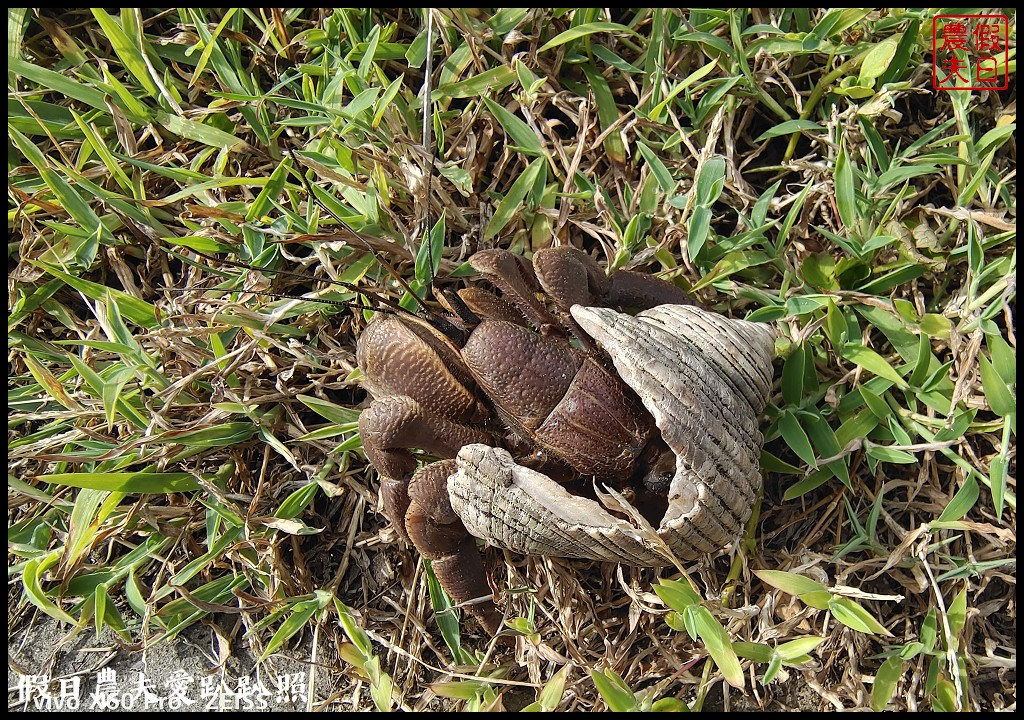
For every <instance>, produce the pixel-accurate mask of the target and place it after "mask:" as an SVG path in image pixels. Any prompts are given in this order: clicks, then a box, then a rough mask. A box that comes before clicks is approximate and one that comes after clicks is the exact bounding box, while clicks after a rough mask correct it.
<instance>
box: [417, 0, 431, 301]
mask: <svg viewBox="0 0 1024 720" xmlns="http://www.w3.org/2000/svg"><path fill="white" fill-rule="evenodd" d="M423 12H424V13H426V15H427V62H426V67H425V68H424V71H423V91H422V92H423V105H422V112H423V155H424V158H425V162H426V165H427V167H426V169H425V171H424V173H423V174H424V175H425V176H426V180H427V187H426V188H425V194H426V197H425V198H424V200H425V201H424V203H423V221H422V224H421V226H420V230H421V232H420V235H421V236H422V238H423V240H422V241H421V242H425V243H427V259H428V260H430V267H431V268H433V267H434V257H433V247H432V246H431V243H430V195H431V191H432V190H433V187H432V185H433V180H434V145H433V142H432V141H431V137H430V121H431V117H432V115H433V112H432V110H433V108H434V103H433V102H431V99H430V96H431V92H432V87H431V84H432V81H433V77H432V75H433V60H434V53H433V48H434V43H433V39H434V38H433V35H434V15H433V13H432V12H431V10H430V8H429V7H427V8H424V9H423ZM431 284H433V278H431Z"/></svg>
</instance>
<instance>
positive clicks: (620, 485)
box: [357, 248, 774, 633]
mask: <svg viewBox="0 0 1024 720" xmlns="http://www.w3.org/2000/svg"><path fill="white" fill-rule="evenodd" d="M471 264H472V265H473V267H474V268H476V269H477V270H478V271H480V273H481V274H482V275H483V276H484V278H486V279H487V280H488V281H490V282H491V283H492V284H493V285H495V286H496V287H497V288H499V289H500V290H501V291H502V294H501V296H500V297H498V296H497V295H494V294H492V293H487V292H485V291H483V290H481V289H479V288H468V289H466V290H463V291H460V292H459V293H458V296H457V297H450V298H449V301H448V304H449V305H450V306H451V309H452V310H453V318H450V319H449V321H445V322H443V323H439V322H437V321H432V322H431V321H423V320H420V319H418V318H414V317H404V316H397V315H387V316H380V317H378V318H376V319H374V321H373V322H371V323H370V324H369V325H368V326H367V328H366V329H365V330H364V332H363V333H362V335H361V336H360V338H359V343H358V347H357V360H358V363H359V367H360V368H361V369H362V371H363V375H364V378H365V384H366V386H367V388H368V389H369V390H370V392H371V394H372V395H373V398H374V400H373V402H372V404H371V405H370V406H369V407H368V408H367V409H366V410H364V411H363V413H362V414H361V416H360V420H359V429H360V433H361V435H362V438H363V444H364V447H365V449H366V453H367V457H368V458H369V460H370V462H371V463H372V464H373V466H374V467H375V468H376V469H377V471H378V472H379V473H380V475H381V478H382V487H381V493H382V496H383V506H384V511H385V513H386V514H387V515H388V517H389V519H390V520H391V521H392V523H393V524H394V526H395V527H396V528H397V530H398V532H399V533H400V535H402V537H403V538H405V539H408V540H411V542H412V544H413V545H415V546H416V548H417V549H418V550H419V551H420V553H421V554H423V555H424V556H425V557H427V558H429V559H430V560H431V561H432V563H433V567H434V571H435V573H436V574H437V577H438V580H439V581H440V582H441V584H442V585H443V586H444V588H445V589H446V590H447V591H448V593H449V594H450V595H451V596H452V598H453V599H454V600H455V601H456V602H457V603H466V608H467V609H468V610H469V611H470V612H471V613H472V614H473V615H474V616H475V617H476V618H477V619H478V620H479V621H480V623H481V624H482V625H483V627H484V628H485V629H487V630H488V631H489V632H491V633H494V632H496V631H497V630H498V629H499V628H500V625H501V616H500V614H499V613H498V611H497V609H496V608H495V605H494V603H493V600H492V598H491V593H490V590H489V587H488V584H487V580H486V575H485V571H484V568H483V564H482V560H481V557H480V554H479V552H478V551H477V549H476V546H475V540H474V538H475V537H479V538H483V539H486V540H490V541H492V542H494V543H495V544H498V545H500V546H502V547H505V548H508V549H513V550H518V551H520V552H527V553H546V554H550V555H559V556H563V557H588V558H594V559H605V560H614V561H619V562H625V563H629V564H633V565H650V566H659V565H666V564H668V563H669V562H670V560H669V558H668V556H667V555H666V553H673V554H675V555H676V556H677V557H679V558H682V559H690V558H693V557H696V556H697V555H699V554H702V553H706V552H711V551H713V550H716V549H718V548H720V547H722V546H723V545H724V544H726V543H728V542H729V541H730V540H731V539H732V538H733V537H734V536H735V535H736V533H737V532H738V530H739V529H740V528H742V524H743V523H744V522H745V520H746V517H747V516H748V515H749V512H750V507H751V505H752V500H753V495H754V493H755V492H756V489H757V487H758V485H759V482H760V473H759V471H758V468H757V458H758V454H759V452H760V442H761V438H760V434H759V433H758V431H757V418H758V416H759V415H760V413H761V410H762V409H763V407H764V404H765V402H766V398H767V394H768V391H769V389H770V386H771V373H772V369H771V357H772V349H773V348H772V345H773V342H772V339H773V337H774V335H773V333H772V331H771V330H770V329H768V328H767V327H765V326H759V325H754V324H753V323H744V322H743V321H734V320H728V319H726V318H724V317H721V316H718V315H715V314H714V313H709V312H707V311H703V310H700V309H699V308H695V307H688V306H690V305H692V303H693V301H692V300H691V299H690V298H689V296H688V295H686V293H684V292H683V291H682V290H680V289H679V288H677V287H676V286H675V285H672V284H671V283H668V282H666V281H663V280H660V279H657V278H654V277H651V276H648V275H643V274H641V273H635V272H628V271H620V272H616V273H612V274H611V275H610V276H605V274H604V273H603V271H601V269H600V267H599V266H598V265H597V263H596V262H594V261H593V259H592V258H590V257H589V256H587V255H585V254H584V253H582V252H580V251H578V250H576V249H574V248H554V249H549V250H541V251H538V252H537V253H535V255H534V261H533V263H532V265H531V263H530V262H529V261H527V260H525V259H524V258H522V257H520V256H517V255H514V254H512V253H509V252H507V251H502V250H492V251H485V252H481V253H477V254H476V255H474V256H473V257H472V258H471ZM592 305H611V306H618V307H631V308H648V309H649V310H648V311H647V312H646V313H641V314H640V315H638V316H637V317H636V318H634V317H631V316H629V315H623V314H620V313H617V312H615V311H612V310H602V309H598V308H590V307H588V306H592ZM442 330H443V331H442ZM680 333H681V334H683V335H692V337H691V338H689V339H687V338H680V337H677V335H678V334H680ZM641 336H642V337H641ZM570 338H574V339H575V340H576V341H577V343H578V344H579V345H580V346H581V347H582V348H583V350H580V349H577V348H576V347H575V346H574V345H573V343H571V342H570ZM595 342H596V344H595ZM598 345H599V346H600V349H598ZM706 354H710V355H712V356H713V357H711V359H707V358H705V357H704V355H706ZM609 361H610V362H609ZM612 364H614V368H613V367H612ZM698 385H700V386H706V387H704V388H703V389H700V388H697V387H696V386H698ZM737 405H739V407H736V406H737ZM706 406H707V407H706ZM700 434H703V435H705V437H695V435H700ZM413 449H419V450H422V451H423V452H424V453H425V454H427V455H429V456H433V457H436V458H442V460H440V461H438V462H434V463H431V464H428V465H426V466H424V467H423V468H422V469H420V470H419V471H416V465H417V458H416V456H415V455H414V454H413V452H412V450H413ZM513 457H514V458H515V459H513ZM595 481H596V483H597V484H599V485H607V486H611V487H613V488H616V489H618V490H619V491H620V492H622V493H623V495H624V496H625V497H627V498H629V499H630V500H632V501H634V504H635V505H636V506H637V507H638V508H640V509H641V512H642V513H643V514H644V515H645V516H646V517H648V519H650V520H651V521H652V524H654V525H656V526H657V527H658V528H659V530H658V533H659V535H660V536H662V539H663V540H664V543H662V542H657V543H654V547H652V543H651V542H650V541H649V538H648V539H647V540H645V539H644V538H643V537H642V536H641V535H640V534H638V533H637V532H636V530H635V528H634V527H633V526H631V525H630V524H629V523H627V522H626V521H624V520H622V519H621V518H618V517H615V516H613V515H611V514H610V513H608V512H607V511H605V510H604V509H603V508H602V507H601V506H600V505H599V504H598V503H597V502H595V500H593V499H591V498H588V497H585V496H583V494H581V491H583V492H584V493H585V492H586V489H587V488H588V487H593V486H594V484H595ZM590 494H591V495H592V493H590Z"/></svg>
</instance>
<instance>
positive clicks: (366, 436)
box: [359, 395, 491, 552]
mask: <svg viewBox="0 0 1024 720" xmlns="http://www.w3.org/2000/svg"><path fill="white" fill-rule="evenodd" d="M359 434H360V436H361V437H362V439H363V448H364V449H365V450H366V457H367V458H368V459H369V460H370V462H371V463H372V464H373V466H374V467H375V468H377V472H378V473H380V476H381V496H382V498H383V502H384V513H385V515H387V516H388V519H389V520H390V521H391V523H392V525H394V526H395V528H396V529H397V530H398V534H399V535H401V536H402V538H403V539H404V540H407V541H408V540H409V536H408V534H407V533H406V530H405V514H406V510H407V509H408V507H409V480H410V478H411V477H412V474H413V471H414V470H415V469H416V464H417V461H416V456H415V455H413V454H412V452H410V448H419V449H421V450H423V452H425V453H427V454H428V455H432V456H434V457H440V458H452V457H455V455H457V454H458V452H459V448H461V447H462V446H463V445H467V444H469V443H474V442H483V443H487V442H491V437H490V435H488V434H487V433H485V432H483V431H481V430H478V429H476V428H472V427H468V426H466V425H462V424H460V423H457V422H452V421H451V420H447V419H445V418H443V417H440V416H438V415H436V414H434V413H432V412H430V411H428V410H427V409H426V408H424V407H423V406H422V405H420V403H418V402H416V400H414V399H413V398H411V397H409V396H407V395H399V396H397V397H392V398H388V400H387V401H386V402H380V401H374V402H373V403H371V404H370V407H368V408H366V410H364V411H363V412H362V413H361V414H360V415H359ZM421 552H422V549H421Z"/></svg>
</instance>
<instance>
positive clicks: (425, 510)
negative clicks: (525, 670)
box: [405, 460, 502, 635]
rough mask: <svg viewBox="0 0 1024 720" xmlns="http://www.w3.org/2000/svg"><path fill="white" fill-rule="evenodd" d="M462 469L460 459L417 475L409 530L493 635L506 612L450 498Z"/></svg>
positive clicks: (451, 590)
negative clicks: (452, 484) (454, 479)
mask: <svg viewBox="0 0 1024 720" xmlns="http://www.w3.org/2000/svg"><path fill="white" fill-rule="evenodd" d="M456 469H457V467H456V463H455V461H454V460H441V461H439V462H436V463H431V464H430V465H426V466H424V467H423V468H421V469H420V470H419V471H417V472H416V474H415V475H413V478H412V482H411V483H410V484H409V499H410V503H409V509H408V511H407V512H406V514H405V526H406V530H407V531H408V533H409V537H410V538H411V539H412V542H413V544H414V545H415V546H416V548H417V549H418V550H419V551H420V554H422V555H423V557H425V558H427V559H428V560H430V562H431V566H432V567H433V569H434V574H435V575H437V579H438V582H440V583H441V586H442V587H443V588H444V589H445V590H446V591H447V592H448V594H449V595H451V597H452V600H454V601H455V603H456V604H459V605H462V604H465V605H464V607H465V609H466V610H467V611H468V612H469V613H470V614H471V615H472V616H473V617H475V618H476V619H477V620H478V621H479V622H480V624H481V625H482V626H483V627H484V629H485V630H486V631H487V632H489V633H490V634H492V635H493V634H495V633H497V632H498V630H499V629H500V628H501V620H502V618H501V613H499V612H498V611H497V609H496V608H495V606H494V600H493V595H492V593H491V589H490V587H489V586H488V584H487V574H486V572H485V571H484V565H483V560H482V559H481V556H480V551H479V550H477V547H476V540H475V539H474V538H473V537H472V536H470V534H469V532H468V531H467V530H466V526H465V525H463V524H462V520H461V519H459V516H458V515H456V514H455V511H454V510H452V503H451V500H450V499H449V498H448V477H449V476H450V475H453V474H454V473H455V471H456Z"/></svg>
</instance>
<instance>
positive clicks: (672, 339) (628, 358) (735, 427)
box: [448, 305, 775, 566]
mask: <svg viewBox="0 0 1024 720" xmlns="http://www.w3.org/2000/svg"><path fill="white" fill-rule="evenodd" d="M572 315H573V317H574V318H575V319H576V321H577V322H578V323H579V324H580V326H581V327H582V328H583V329H584V330H585V331H586V332H587V333H588V334H589V335H590V336H591V337H592V338H594V340H595V341H596V342H597V343H598V344H599V345H600V346H601V347H602V348H603V349H604V350H605V351H606V352H608V354H609V355H610V356H611V358H612V362H613V363H614V365H615V369H616V370H617V372H618V374H619V376H620V377H621V378H622V380H623V381H624V382H625V383H626V384H628V385H629V386H630V387H632V388H633V389H634V390H635V391H636V392H637V394H638V395H639V396H640V399H641V401H642V402H643V403H644V405H645V406H646V407H647V409H648V410H649V411H650V412H651V414H652V415H653V416H654V420H655V423H656V424H657V426H658V428H659V429H660V430H661V433H662V437H663V438H664V440H665V442H666V443H667V444H668V446H669V448H671V449H672V451H673V452H674V453H675V455H676V473H675V476H674V477H673V479H672V482H671V485H670V488H669V506H668V510H667V512H666V514H665V516H664V518H663V519H662V520H661V523H660V525H659V527H658V528H657V529H656V532H657V537H653V536H652V533H651V532H649V531H645V530H643V529H640V528H638V527H636V526H634V525H633V524H631V523H630V522H627V521H626V520H623V519H620V518H617V517H615V516H614V515H612V514H611V513H609V512H608V511H607V510H606V509H605V508H603V507H602V506H601V505H600V504H599V503H597V502H595V501H593V500H589V499H587V498H582V497H578V496H574V495H571V494H569V493H568V492H566V491H565V490H564V489H563V488H562V487H561V486H560V485H558V484H557V483H555V482H554V481H553V480H551V479H550V478H548V477H547V476H545V475H543V474H541V473H538V472H536V471H534V470H530V469H528V468H525V467H522V466H520V465H517V464H515V462H514V461H513V460H512V457H511V455H509V453H508V452H507V451H506V450H504V449H502V448H492V447H489V446H487V445H467V446H465V447H464V448H462V451H461V452H460V453H459V456H458V467H459V469H458V471H457V472H456V473H455V474H454V475H452V476H451V477H450V478H449V480H448V491H449V496H450V497H451V502H452V507H453V508H454V509H455V512H456V513H457V514H458V515H459V517H460V518H462V521H463V522H464V523H465V525H466V528H467V529H468V530H469V532H470V533H471V534H472V535H474V536H476V537H479V538H483V539H485V540H489V541H490V542H493V543H494V544H496V545H498V546H500V547H504V548H507V549H510V550H514V551H517V552H521V553H526V554H545V555H554V556H559V557H579V558H590V559H595V560H610V561H615V562H623V563H627V564H630V565H640V566H661V565H666V564H669V563H670V562H671V560H670V558H669V557H668V553H669V552H670V553H671V554H672V555H675V557H677V558H679V559H681V560H690V559H693V558H696V557H698V556H700V555H703V554H705V553H709V552H713V551H715V550H718V549H720V548H722V547H724V546H725V545H727V544H728V543H729V542H731V541H732V540H733V539H734V538H735V537H736V536H737V535H739V534H740V533H741V532H742V529H743V526H744V523H746V521H747V518H748V517H749V516H750V512H751V508H752V507H753V503H754V497H755V495H756V493H757V491H758V488H759V487H760V484H761V473H760V469H759V467H758V460H759V457H760V453H761V445H762V442H763V440H762V437H761V433H760V431H759V430H758V419H759V418H760V416H761V413H762V411H763V410H764V406H765V404H766V403H767V400H768V397H769V394H770V392H771V384H772V357H773V355H774V340H775V333H774V331H773V330H772V329H771V328H770V327H769V326H767V325H762V324H757V323H751V322H747V321H744V320H732V319H729V318H726V317H724V316H722V315H718V314H717V313H713V312H709V311H706V310H701V309H699V308H695V307H691V306H685V305H662V306H659V307H656V308H652V309H650V310H646V311H644V312H642V313H640V314H638V315H636V316H635V317H634V316H630V315H625V314H622V313H618V312H616V311H614V310H610V309H607V308H586V307H581V306H574V307H573V308H572Z"/></svg>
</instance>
